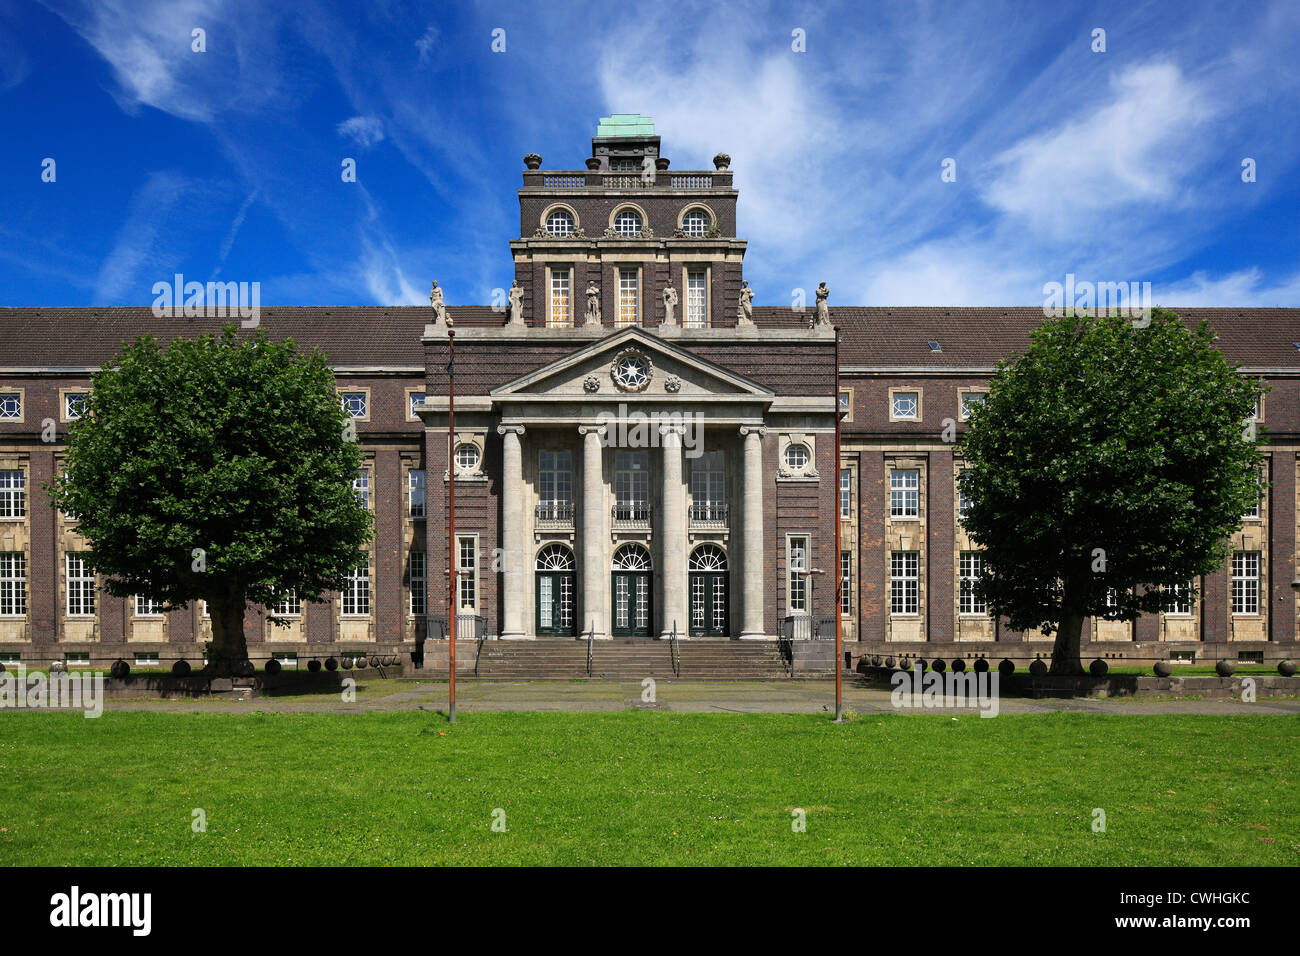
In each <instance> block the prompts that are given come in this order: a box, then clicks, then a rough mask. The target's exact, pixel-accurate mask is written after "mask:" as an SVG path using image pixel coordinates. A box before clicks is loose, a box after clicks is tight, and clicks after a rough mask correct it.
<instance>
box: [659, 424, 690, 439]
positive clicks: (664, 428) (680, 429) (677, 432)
mask: <svg viewBox="0 0 1300 956" xmlns="http://www.w3.org/2000/svg"><path fill="white" fill-rule="evenodd" d="M685 434H686V426H685V425H678V424H675V423H669V424H667V425H660V426H659V437H660V438H667V437H668V436H669V435H674V436H676V437H677V438H681V437H682V436H683V435H685Z"/></svg>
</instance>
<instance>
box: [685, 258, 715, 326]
mask: <svg viewBox="0 0 1300 956" xmlns="http://www.w3.org/2000/svg"><path fill="white" fill-rule="evenodd" d="M682 326H683V327H684V328H688V329H705V328H708V326H709V271H708V270H707V269H687V270H686V312H685V314H684V315H683V316H682Z"/></svg>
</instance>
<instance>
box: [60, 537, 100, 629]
mask: <svg viewBox="0 0 1300 956" xmlns="http://www.w3.org/2000/svg"><path fill="white" fill-rule="evenodd" d="M64 567H65V569H66V575H65V576H66V579H67V598H68V617H94V616H95V572H93V571H92V570H90V565H88V564H87V563H86V556H85V554H83V553H82V552H80V551H69V552H68V553H67V554H66V555H64Z"/></svg>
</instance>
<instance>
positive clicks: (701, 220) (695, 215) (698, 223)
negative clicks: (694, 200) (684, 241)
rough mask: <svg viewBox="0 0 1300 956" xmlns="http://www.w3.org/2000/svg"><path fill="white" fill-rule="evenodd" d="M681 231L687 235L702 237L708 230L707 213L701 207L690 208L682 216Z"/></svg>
mask: <svg viewBox="0 0 1300 956" xmlns="http://www.w3.org/2000/svg"><path fill="white" fill-rule="evenodd" d="M682 231H683V232H684V233H686V235H688V236H695V237H696V238H703V237H704V235H705V234H706V233H707V232H708V231H709V214H708V213H706V212H705V211H704V210H703V209H692V210H691V211H690V212H688V213H687V214H686V215H685V216H683V217H682Z"/></svg>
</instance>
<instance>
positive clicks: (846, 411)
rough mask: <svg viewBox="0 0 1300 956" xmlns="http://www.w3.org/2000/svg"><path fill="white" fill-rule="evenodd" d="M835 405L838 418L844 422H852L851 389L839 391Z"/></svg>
mask: <svg viewBox="0 0 1300 956" xmlns="http://www.w3.org/2000/svg"><path fill="white" fill-rule="evenodd" d="M836 404H837V405H838V406H839V415H840V418H842V419H843V420H844V421H846V422H851V421H853V389H851V388H842V389H840V392H839V397H838V400H837V403H836Z"/></svg>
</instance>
